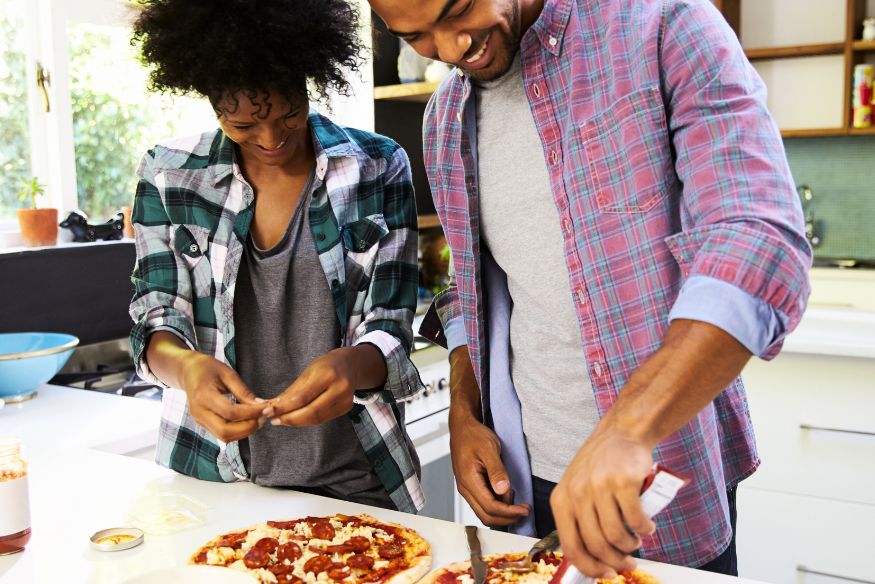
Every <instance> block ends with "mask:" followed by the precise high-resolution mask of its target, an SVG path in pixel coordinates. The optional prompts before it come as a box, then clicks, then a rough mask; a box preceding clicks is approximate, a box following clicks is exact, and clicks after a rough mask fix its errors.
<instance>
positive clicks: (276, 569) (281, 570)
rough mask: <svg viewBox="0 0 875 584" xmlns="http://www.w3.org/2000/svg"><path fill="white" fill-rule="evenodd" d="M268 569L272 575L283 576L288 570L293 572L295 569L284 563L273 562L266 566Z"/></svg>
mask: <svg viewBox="0 0 875 584" xmlns="http://www.w3.org/2000/svg"><path fill="white" fill-rule="evenodd" d="M267 569H268V571H270V573H271V574H273V575H274V576H277V577H279V576H285V575H286V574H288V573H289V572H293V571H294V570H295V567H294V566H291V565H286V564H274V565H272V566H268V567H267Z"/></svg>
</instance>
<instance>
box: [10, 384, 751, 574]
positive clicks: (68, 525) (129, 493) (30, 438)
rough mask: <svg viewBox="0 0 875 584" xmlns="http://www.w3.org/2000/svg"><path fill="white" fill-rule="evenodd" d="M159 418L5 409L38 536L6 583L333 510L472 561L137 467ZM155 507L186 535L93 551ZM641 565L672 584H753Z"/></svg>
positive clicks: (124, 406)
mask: <svg viewBox="0 0 875 584" xmlns="http://www.w3.org/2000/svg"><path fill="white" fill-rule="evenodd" d="M159 415H160V404H159V403H157V402H153V401H150V400H144V399H134V398H124V397H119V396H114V395H106V394H100V393H96V392H90V391H84V390H77V389H70V388H61V387H52V386H46V387H43V388H42V389H40V391H39V393H38V396H37V397H36V398H35V399H33V400H31V401H28V402H24V403H21V404H11V405H7V406H6V407H5V408H3V409H0V433H2V434H11V435H15V436H18V437H20V438H21V439H22V441H23V446H24V449H25V453H26V455H27V457H28V459H29V465H30V466H29V481H30V493H31V502H30V507H31V516H32V526H33V538H32V539H31V541H30V544H29V545H28V546H27V549H26V550H25V551H24V552H21V553H18V554H14V555H10V556H2V557H0V582H2V583H3V584H7V583H8V584H32V583H33V584H35V583H39V584H43V583H46V584H48V583H52V584H55V583H57V582H64V583H78V582H87V583H106V584H119V583H122V582H124V581H125V580H126V579H128V578H131V577H133V576H136V575H139V574H142V573H145V572H148V571H151V570H157V569H160V568H168V567H173V566H179V565H183V564H185V563H187V561H188V558H189V556H190V555H191V554H192V553H193V552H194V551H195V550H196V549H197V548H198V546H200V545H202V544H203V543H205V542H207V541H208V540H210V539H211V538H212V537H214V536H215V535H218V534H220V533H224V532H227V531H231V530H233V529H237V528H241V527H247V526H249V525H250V524H253V523H257V522H260V521H266V520H269V519H287V518H288V519H291V518H295V517H302V516H306V515H328V514H332V513H338V512H339V513H347V514H355V513H362V512H365V513H370V514H372V515H374V516H376V517H378V518H380V519H385V520H387V521H394V522H398V523H402V524H404V525H407V526H409V527H411V528H413V529H416V530H417V531H419V533H421V534H422V535H423V536H424V537H425V538H426V539H427V540H428V541H429V542H430V543H431V546H432V553H433V556H434V562H433V566H435V567H437V566H442V565H444V564H447V563H450V562H454V561H458V560H463V559H466V558H467V557H468V550H467V547H466V544H465V535H464V529H463V527H462V526H461V525H458V524H456V523H450V522H446V521H439V520H436V519H430V518H426V517H417V516H414V515H407V514H403V513H399V512H395V511H386V510H383V509H377V508H373V507H368V506H365V505H358V504H355V503H349V502H346V501H338V500H334V499H327V498H324V497H318V496H314V495H309V494H304V493H298V492H295V491H291V490H282V489H269V488H263V487H257V486H255V485H253V484H251V483H246V482H241V483H233V484H223V483H211V482H206V481H200V480H196V479H192V478H189V477H186V476H182V475H179V474H177V473H175V472H172V471H169V470H167V469H164V468H161V467H159V466H157V465H156V464H154V463H153V462H151V461H150V460H144V459H143V458H142V456H143V454H144V453H147V452H151V451H152V449H153V445H154V441H155V428H157V426H158V419H159ZM171 505H173V508H172V509H171ZM157 506H162V508H164V509H165V510H167V511H171V510H173V512H172V513H168V514H166V515H165V516H164V517H165V519H168V522H167V524H166V525H164V527H163V528H162V529H160V531H172V530H173V529H178V528H179V527H184V528H183V529H178V530H177V531H172V532H170V533H165V534H160V535H159V534H155V533H154V530H155V528H152V531H153V532H150V531H149V530H147V533H146V537H145V542H144V543H143V544H142V545H140V546H137V547H135V548H132V549H129V550H125V551H118V552H101V551H96V550H93V549H91V548H90V547H89V537H90V536H91V535H92V534H93V533H94V532H96V531H98V530H100V529H104V528H108V527H115V526H124V525H130V523H131V520H130V519H129V517H130V515H131V514H132V513H138V514H139V515H140V517H144V515H143V510H144V509H146V508H150V509H151V510H152V511H155V510H156V509H157ZM153 518H154V517H153ZM195 518H197V519H199V520H202V523H197V521H196V520H195ZM173 520H175V521H178V523H175V522H174V521H173ZM657 523H658V519H657ZM174 525H175V526H176V527H174ZM480 531H481V540H482V542H483V548H484V552H485V553H494V552H504V551H513V550H525V549H527V548H528V547H529V546H530V545H531V543H532V542H533V541H534V540H532V539H531V538H526V537H521V536H516V535H510V534H506V533H501V532H498V531H492V530H487V529H481V530H480ZM641 564H642V567H644V568H645V569H647V570H649V571H650V572H652V573H653V574H655V575H656V576H658V577H659V578H661V579H662V581H663V582H664V583H665V584H670V583H675V584H694V583H695V584H719V583H720V582H740V583H743V582H751V581H750V580H747V581H745V580H738V579H735V578H728V577H725V576H718V575H714V574H708V573H704V572H698V571H694V570H690V569H686V568H678V567H675V566H669V565H665V564H658V563H653V562H646V561H642V562H641Z"/></svg>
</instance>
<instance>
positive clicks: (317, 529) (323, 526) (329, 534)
mask: <svg viewBox="0 0 875 584" xmlns="http://www.w3.org/2000/svg"><path fill="white" fill-rule="evenodd" d="M310 533H312V534H313V537H314V538H315V539H325V540H328V541H331V540H332V539H334V536H335V534H336V532H335V531H334V527H333V526H332V525H331V524H330V523H325V522H320V523H314V524H313V525H312V526H311V528H310Z"/></svg>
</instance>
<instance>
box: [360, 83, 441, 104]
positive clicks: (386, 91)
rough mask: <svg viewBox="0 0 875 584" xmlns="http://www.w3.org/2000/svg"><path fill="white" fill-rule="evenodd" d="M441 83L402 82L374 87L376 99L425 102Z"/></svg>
mask: <svg viewBox="0 0 875 584" xmlns="http://www.w3.org/2000/svg"><path fill="white" fill-rule="evenodd" d="M438 85H440V83H436V82H435V83H433V82H431V81H422V82H420V83H401V84H398V85H379V86H377V87H374V99H391V100H396V101H415V102H419V103H425V102H427V101H428V98H430V97H431V94H432V93H434V90H435V89H437V88H438Z"/></svg>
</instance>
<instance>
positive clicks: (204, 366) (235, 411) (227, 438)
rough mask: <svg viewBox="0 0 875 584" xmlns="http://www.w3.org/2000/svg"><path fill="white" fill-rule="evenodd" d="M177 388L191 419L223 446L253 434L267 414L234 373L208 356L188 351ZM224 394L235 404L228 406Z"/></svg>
mask: <svg viewBox="0 0 875 584" xmlns="http://www.w3.org/2000/svg"><path fill="white" fill-rule="evenodd" d="M179 384H180V387H181V389H183V390H184V391H185V394H186V396H187V397H188V407H189V410H190V411H191V417H192V418H194V419H195V420H196V421H197V423H198V424H200V425H201V426H203V427H204V428H206V429H207V430H209V431H210V433H211V434H213V435H214V436H215V437H216V438H218V439H219V440H222V441H223V442H231V441H234V440H241V439H243V438H246V437H247V436H249V435H251V434H253V433H254V432H255V431H256V430H258V429H259V428H260V427H261V426H262V425H263V424H264V422H265V421H266V420H267V417H268V416H269V415H270V413H271V412H270V408H269V407H268V405H267V404H266V403H265V402H264V400H259V399H258V398H256V397H255V395H254V394H253V393H252V392H251V391H249V388H248V387H246V385H245V384H244V383H243V380H242V379H240V376H239V375H237V372H236V371H234V370H233V369H231V368H230V367H228V366H227V365H225V364H224V363H221V362H219V361H218V360H216V359H214V358H213V357H210V356H209V355H204V354H202V353H198V352H196V351H191V352H190V354H189V355H187V356H186V358H185V359H184V361H182V363H181V367H180V369H179ZM227 394H231V395H233V396H234V397H235V398H236V399H237V403H236V404H235V403H232V402H231V401H230V400H229V399H228V397H227Z"/></svg>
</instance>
